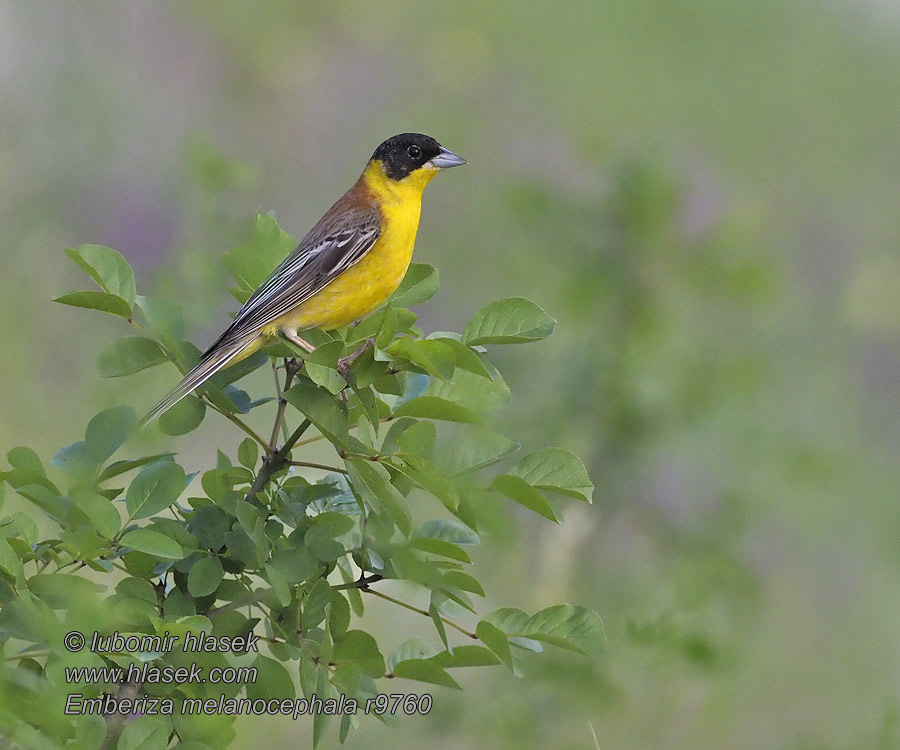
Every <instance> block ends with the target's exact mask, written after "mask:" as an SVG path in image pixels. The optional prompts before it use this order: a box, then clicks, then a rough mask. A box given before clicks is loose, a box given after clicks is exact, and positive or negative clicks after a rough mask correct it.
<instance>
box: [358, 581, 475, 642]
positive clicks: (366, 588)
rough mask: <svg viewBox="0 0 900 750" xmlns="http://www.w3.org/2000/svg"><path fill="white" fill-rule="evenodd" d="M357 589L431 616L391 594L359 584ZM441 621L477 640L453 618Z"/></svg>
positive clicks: (473, 634) (425, 610)
mask: <svg viewBox="0 0 900 750" xmlns="http://www.w3.org/2000/svg"><path fill="white" fill-rule="evenodd" d="M359 590H360V591H365V592H367V593H369V594H372V595H373V596H377V597H378V598H380V599H386V600H387V601H389V602H393V603H394V604H396V605H397V606H399V607H404V608H405V609H408V610H409V611H410V612H418V613H419V614H420V615H425V617H431V613H430V612H429V611H428V610H427V609H419V608H418V607H414V606H413V605H412V604H407V603H406V602H401V601H400V600H399V599H395V598H394V597H393V596H388V595H387V594H382V593H381V592H380V591H376V590H375V589H370V588H368V587H365V588H363V587H361V586H360V587H359ZM441 621H442V622H443V623H444V624H445V625H449V626H450V627H451V628H454V629H456V630H458V631H459V632H460V633H463V634H464V635H467V636H469V638H472V639H473V640H478V636H477V635H475V633H471V632H469V631H468V630H466V629H465V628H464V627H462V626H461V625H457V624H456V623H455V622H453V620H448V619H447V618H446V617H441Z"/></svg>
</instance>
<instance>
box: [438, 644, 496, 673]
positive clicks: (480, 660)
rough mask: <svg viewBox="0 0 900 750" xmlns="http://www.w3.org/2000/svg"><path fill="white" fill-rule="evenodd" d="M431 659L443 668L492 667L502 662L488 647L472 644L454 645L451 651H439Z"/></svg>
mask: <svg viewBox="0 0 900 750" xmlns="http://www.w3.org/2000/svg"><path fill="white" fill-rule="evenodd" d="M504 637H505V636H504ZM431 661H433V662H434V663H435V664H438V665H440V666H442V667H444V668H445V669H452V668H453V667H492V666H494V665H496V664H502V663H503V662H502V661H501V660H500V658H499V657H498V656H497V655H496V654H495V653H494V652H493V651H491V650H490V649H487V648H485V647H484V646H474V645H473V646H469V645H464V646H455V647H454V648H453V651H452V652H451V651H441V653H439V654H435V655H434V656H432V657H431Z"/></svg>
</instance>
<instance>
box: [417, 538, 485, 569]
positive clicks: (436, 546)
mask: <svg viewBox="0 0 900 750" xmlns="http://www.w3.org/2000/svg"><path fill="white" fill-rule="evenodd" d="M409 546H410V548H412V549H416V550H419V551H420V552H427V553H428V554H431V555H440V556H441V557H449V558H450V559H451V560H458V561H459V562H463V563H470V562H472V559H471V558H470V557H469V556H468V555H467V554H466V551H465V550H463V549H460V548H459V547H458V546H456V545H455V544H453V543H452V542H445V541H444V540H443V539H429V538H427V537H421V538H418V539H412V540H411V541H410V543H409Z"/></svg>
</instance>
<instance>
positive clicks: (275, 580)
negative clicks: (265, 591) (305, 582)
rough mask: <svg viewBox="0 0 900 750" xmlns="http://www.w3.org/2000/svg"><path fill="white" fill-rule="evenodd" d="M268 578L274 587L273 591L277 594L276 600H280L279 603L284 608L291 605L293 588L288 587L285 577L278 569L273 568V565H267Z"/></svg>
mask: <svg viewBox="0 0 900 750" xmlns="http://www.w3.org/2000/svg"><path fill="white" fill-rule="evenodd" d="M266 578H268V580H269V583H270V584H271V586H272V591H273V593H274V594H275V598H276V599H278V603H279V604H280V605H281V606H282V607H286V606H287V605H288V604H290V603H291V588H290V586H288V583H287V581H286V580H284V576H283V575H281V573H279V572H278V569H277V568H273V567H272V566H271V565H266Z"/></svg>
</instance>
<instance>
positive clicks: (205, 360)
mask: <svg viewBox="0 0 900 750" xmlns="http://www.w3.org/2000/svg"><path fill="white" fill-rule="evenodd" d="M258 338H259V334H258V333H251V334H247V335H245V336H242V337H241V338H239V339H237V340H235V341H230V342H227V343H225V342H223V343H219V344H216V345H213V346H212V347H211V348H210V349H209V350H208V351H207V352H205V353H204V354H203V356H202V357H201V358H200V362H199V363H198V364H197V366H196V367H195V368H194V369H193V370H191V371H190V372H189V373H188V374H187V375H185V376H184V379H183V380H182V381H181V382H180V383H179V384H178V386H177V387H176V388H175V389H174V390H173V391H172V392H171V393H170V394H169V395H168V396H166V397H165V398H164V399H163V400H162V401H160V402H159V403H158V404H157V405H156V406H154V407H153V408H152V409H151V410H150V411H149V412H148V413H147V415H146V416H145V417H144V418H143V419H142V420H141V421H140V422H139V423H138V428H141V427H144V426H145V425H148V424H150V422H152V421H153V420H154V419H156V418H157V417H159V416H160V415H161V414H163V412H165V411H167V410H168V409H171V408H172V407H173V406H175V404H177V403H178V402H179V401H181V399H183V398H184V397H185V396H187V395H188V394H189V393H190V392H191V391H193V390H195V389H196V388H199V387H200V386H201V385H203V384H204V383H205V382H206V381H207V380H209V379H210V378H211V377H212V376H213V375H215V374H216V373H217V372H218V371H219V370H221V369H222V368H223V367H226V366H227V365H228V364H229V363H230V362H231V361H232V360H233V359H234V358H235V357H237V356H238V355H239V354H241V353H242V352H243V351H244V350H245V349H246V348H247V347H249V346H250V345H252V344H253V343H254V342H255V341H256V340H257V339H258Z"/></svg>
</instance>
